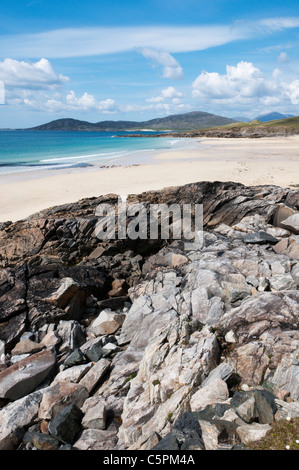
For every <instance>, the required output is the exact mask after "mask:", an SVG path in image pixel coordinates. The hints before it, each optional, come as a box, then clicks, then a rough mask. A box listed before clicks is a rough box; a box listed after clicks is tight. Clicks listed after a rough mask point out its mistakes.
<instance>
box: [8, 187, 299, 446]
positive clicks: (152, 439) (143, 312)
mask: <svg viewBox="0 0 299 470" xmlns="http://www.w3.org/2000/svg"><path fill="white" fill-rule="evenodd" d="M102 202H109V203H111V204H116V202H117V197H116V196H115V195H109V196H107V197H101V198H94V199H91V200H84V201H81V202H79V203H76V204H71V205H66V206H62V207H58V208H53V209H49V210H48V211H44V212H42V213H39V214H36V215H34V216H32V217H31V218H29V219H27V220H25V221H20V222H17V223H16V224H2V226H1V232H0V262H1V265H2V268H1V269H0V392H1V400H0V407H1V409H0V448H3V449H16V448H19V449H32V448H40V449H48V448H53V449H55V448H61V446H66V447H64V448H74V449H99V450H104V449H111V450H112V449H135V450H140V449H151V448H155V449H157V450H159V449H160V450H163V449H166V450H167V449H173V450H179V449H180V450H203V449H231V448H241V447H242V446H244V445H245V446H248V445H250V442H251V441H252V440H256V439H257V438H258V437H259V436H263V435H265V433H266V432H267V431H268V430H269V429H271V425H272V423H273V422H274V421H276V420H279V419H285V418H286V417H287V416H291V417H299V373H298V364H299V356H298V354H299V353H298V351H299V334H298V325H299V294H298V286H299V264H298V257H297V251H298V246H299V244H298V240H297V237H298V235H297V232H296V230H297V228H296V227H297V225H296V223H297V222H296V221H297V218H296V216H297V214H298V212H297V211H298V208H299V194H298V191H297V192H296V191H294V190H290V189H282V188H277V187H271V186H267V187H262V186H259V187H251V188H247V187H245V186H243V185H240V184H235V183H198V184H192V185H187V186H185V187H180V188H168V189H165V190H163V191H161V192H150V193H143V194H141V195H132V196H130V197H129V203H130V204H131V203H132V204H133V203H136V202H144V203H145V206H146V207H147V210H148V209H149V204H158V203H159V204H162V203H167V204H171V203H177V204H180V205H182V204H185V203H203V209H204V232H203V245H202V246H201V247H195V248H194V249H193V250H192V249H191V250H185V245H184V241H182V240H172V239H170V240H159V239H158V240H152V241H151V240H136V241H134V240H129V239H126V240H114V241H111V242H100V241H99V240H98V239H97V238H96V236H95V234H94V229H95V225H96V222H97V218H96V217H95V216H94V214H95V209H96V207H97V205H98V204H100V203H102ZM289 219H291V220H289ZM285 221H286V222H285ZM69 423H73V424H69ZM70 427H71V428H72V431H73V432H72V433H69V432H68V431H69V429H70ZM45 436H46V437H45Z"/></svg>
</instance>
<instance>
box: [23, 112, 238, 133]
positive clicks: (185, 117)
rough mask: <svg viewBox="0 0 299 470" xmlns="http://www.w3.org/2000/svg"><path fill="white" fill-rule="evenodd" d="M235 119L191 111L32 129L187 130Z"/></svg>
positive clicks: (59, 123) (57, 123)
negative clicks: (149, 117) (138, 118)
mask: <svg viewBox="0 0 299 470" xmlns="http://www.w3.org/2000/svg"><path fill="white" fill-rule="evenodd" d="M234 122H237V121H235V120H234V119H230V118H227V117H223V116H217V115H215V114H210V113H205V112H201V111H193V112H190V113H184V114H173V115H170V116H166V117H163V118H156V119H151V120H149V121H142V122H136V121H100V122H97V123H90V122H87V121H80V120H77V119H70V118H66V119H56V120H55V121H51V122H49V123H46V124H43V125H41V126H36V127H32V128H30V129H23V130H34V131H89V132H91V131H93V132H100V131H112V132H114V131H127V130H129V131H130V130H139V131H141V130H154V131H169V130H174V131H187V130H194V129H204V128H208V127H214V126H223V125H226V124H232V123H234Z"/></svg>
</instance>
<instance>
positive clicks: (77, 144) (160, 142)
mask: <svg viewBox="0 0 299 470" xmlns="http://www.w3.org/2000/svg"><path fill="white" fill-rule="evenodd" d="M138 133H141V132H138ZM125 134H126V132H118V133H117V135H125ZM143 134H150V132H143ZM182 141H184V139H171V138H169V137H168V138H167V137H165V138H154V137H153V138H149V139H144V138H134V137H126V138H118V137H117V136H116V134H115V132H114V133H113V132H69V131H18V130H1V131H0V174H9V173H10V174H11V173H17V172H25V171H26V172H28V171H35V170H45V169H52V170H53V169H55V170H61V169H68V168H79V167H86V166H93V165H99V164H101V163H103V165H104V164H109V165H111V164H115V165H117V164H118V163H117V162H118V160H119V161H121V158H122V157H127V156H131V155H132V156H134V155H136V154H139V155H140V154H141V155H144V156H145V157H146V155H150V153H151V152H153V151H155V150H159V149H173V148H178V147H180V146H181V145H182V143H183V142H182ZM139 163H140V162H139Z"/></svg>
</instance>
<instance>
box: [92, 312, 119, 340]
mask: <svg viewBox="0 0 299 470" xmlns="http://www.w3.org/2000/svg"><path fill="white" fill-rule="evenodd" d="M125 318H126V316H125V315H124V314H122V313H116V312H112V311H111V310H109V309H106V310H103V311H102V312H101V313H100V315H99V316H98V317H97V318H96V319H95V320H94V321H93V322H92V323H91V325H90V327H89V329H88V331H90V332H91V333H93V334H94V335H95V336H101V335H112V334H113V333H115V332H116V331H117V330H118V329H119V328H120V327H121V325H122V324H123V322H124V320H125Z"/></svg>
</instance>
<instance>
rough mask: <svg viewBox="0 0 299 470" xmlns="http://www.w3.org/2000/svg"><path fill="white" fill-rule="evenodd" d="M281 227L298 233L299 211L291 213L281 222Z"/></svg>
mask: <svg viewBox="0 0 299 470" xmlns="http://www.w3.org/2000/svg"><path fill="white" fill-rule="evenodd" d="M281 225H282V227H283V228H286V229H287V230H290V231H291V232H293V233H297V234H299V212H297V213H295V214H293V215H291V216H290V217H288V218H287V219H284V220H283V221H282V222H281Z"/></svg>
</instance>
